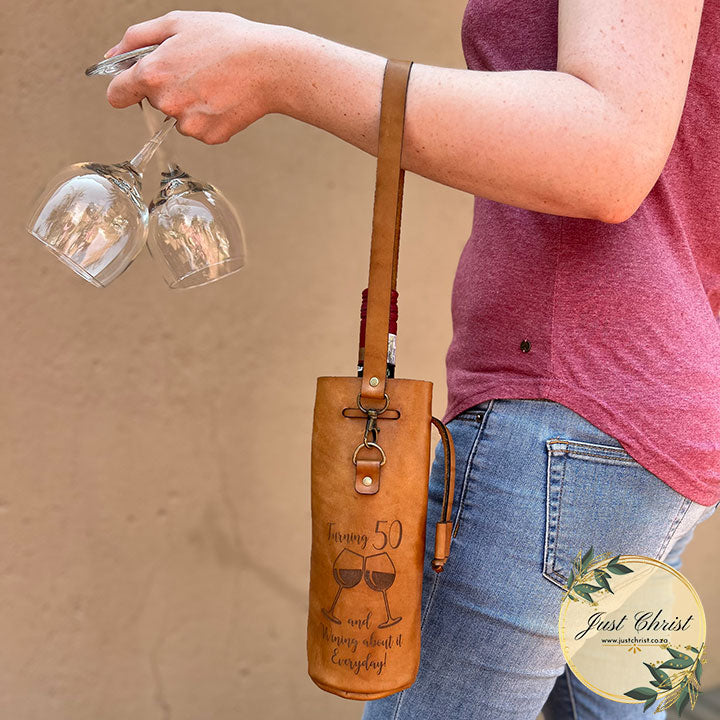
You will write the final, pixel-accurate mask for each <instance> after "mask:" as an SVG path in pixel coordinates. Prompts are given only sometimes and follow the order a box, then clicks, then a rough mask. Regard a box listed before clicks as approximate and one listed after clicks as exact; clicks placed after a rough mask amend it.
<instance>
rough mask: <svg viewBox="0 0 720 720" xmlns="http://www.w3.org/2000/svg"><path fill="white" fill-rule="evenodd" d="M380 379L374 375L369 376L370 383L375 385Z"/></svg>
mask: <svg viewBox="0 0 720 720" xmlns="http://www.w3.org/2000/svg"><path fill="white" fill-rule="evenodd" d="M379 382H380V381H379V380H378V379H377V378H376V377H371V378H370V384H371V385H372V386H373V387H375V386H376V385H377V384H378V383H379Z"/></svg>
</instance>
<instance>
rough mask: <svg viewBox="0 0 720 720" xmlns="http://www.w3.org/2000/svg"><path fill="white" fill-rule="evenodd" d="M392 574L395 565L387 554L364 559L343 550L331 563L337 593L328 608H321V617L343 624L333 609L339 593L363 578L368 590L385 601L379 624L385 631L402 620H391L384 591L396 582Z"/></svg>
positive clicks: (393, 573)
mask: <svg viewBox="0 0 720 720" xmlns="http://www.w3.org/2000/svg"><path fill="white" fill-rule="evenodd" d="M395 575H396V571H395V565H394V564H393V561H392V559H391V558H390V556H389V555H388V554H387V553H386V552H382V553H377V554H375V555H369V556H367V557H364V556H362V555H360V554H359V553H356V552H354V551H352V550H350V549H348V548H344V549H343V550H342V551H341V552H340V553H339V554H338V556H337V557H336V558H335V562H334V563H333V577H334V578H335V582H336V583H337V584H338V590H337V592H336V593H335V598H334V599H333V601H332V605H331V606H330V609H329V610H326V609H325V608H322V612H323V615H325V617H326V618H327V619H328V620H331V621H332V622H334V623H336V624H337V625H340V624H341V622H342V621H341V620H340V619H339V618H338V617H336V616H335V606H336V605H337V602H338V600H339V599H340V593H341V592H342V591H343V590H345V589H346V588H353V587H355V586H356V585H357V584H358V583H359V582H360V580H362V579H363V578H364V579H365V584H366V585H367V586H368V587H369V588H370V589H371V590H375V591H376V592H379V593H382V596H383V600H384V601H385V613H386V619H385V621H384V622H382V623H380V624H379V625H378V628H388V627H391V626H393V625H395V624H396V623H399V622H400V621H401V620H402V617H401V616H398V617H392V615H391V614H390V606H389V604H388V599H387V591H388V589H389V588H390V587H391V586H392V584H393V583H394V582H395Z"/></svg>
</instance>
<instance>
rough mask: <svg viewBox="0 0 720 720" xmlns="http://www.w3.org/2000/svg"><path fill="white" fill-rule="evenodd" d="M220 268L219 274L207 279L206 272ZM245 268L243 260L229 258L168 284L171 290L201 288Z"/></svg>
mask: <svg viewBox="0 0 720 720" xmlns="http://www.w3.org/2000/svg"><path fill="white" fill-rule="evenodd" d="M218 267H219V268H222V271H221V272H220V273H219V274H216V275H213V276H212V277H208V271H210V270H212V269H213V268H218ZM243 267H245V258H229V259H227V260H222V261H221V262H217V263H213V264H212V265H206V266H205V267H204V268H201V269H200V270H193V271H192V272H189V273H187V274H186V275H183V276H182V277H181V278H178V279H177V280H173V281H172V282H170V283H169V285H170V289H171V290H187V289H190V288H195V287H202V286H203V285H208V284H209V283H211V282H215V281H216V280H220V279H221V278H224V277H227V276H228V275H233V274H234V273H236V272H237V271H238V270H242V268H243Z"/></svg>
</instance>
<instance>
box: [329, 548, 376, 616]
mask: <svg viewBox="0 0 720 720" xmlns="http://www.w3.org/2000/svg"><path fill="white" fill-rule="evenodd" d="M364 561H365V558H364V557H363V556H362V555H359V554H358V553H356V552H353V551H352V550H349V549H348V548H345V549H344V550H342V551H341V552H340V553H339V554H338V556H337V557H336V558H335V562H334V563H333V577H334V578H335V582H336V583H337V584H338V591H337V593H336V594H335V599H334V600H333V601H332V605H331V606H330V609H329V610H326V609H325V608H323V609H322V611H323V615H325V617H326V618H327V619H328V620H332V622H334V623H336V624H337V625H340V624H341V622H342V621H341V620H340V619H339V618H337V617H335V606H336V605H337V601H338V599H339V598H340V593H341V592H342V591H343V590H344V589H345V588H352V587H355V586H356V585H357V584H358V583H359V582H360V581H361V580H362V576H363V564H364Z"/></svg>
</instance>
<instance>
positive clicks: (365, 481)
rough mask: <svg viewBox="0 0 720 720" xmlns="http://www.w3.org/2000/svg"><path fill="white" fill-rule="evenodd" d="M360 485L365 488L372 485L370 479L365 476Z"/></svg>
mask: <svg viewBox="0 0 720 720" xmlns="http://www.w3.org/2000/svg"><path fill="white" fill-rule="evenodd" d="M362 484H363V485H364V486H365V487H367V486H368V485H372V478H371V477H370V476H369V475H366V476H365V477H364V478H363V479H362Z"/></svg>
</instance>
